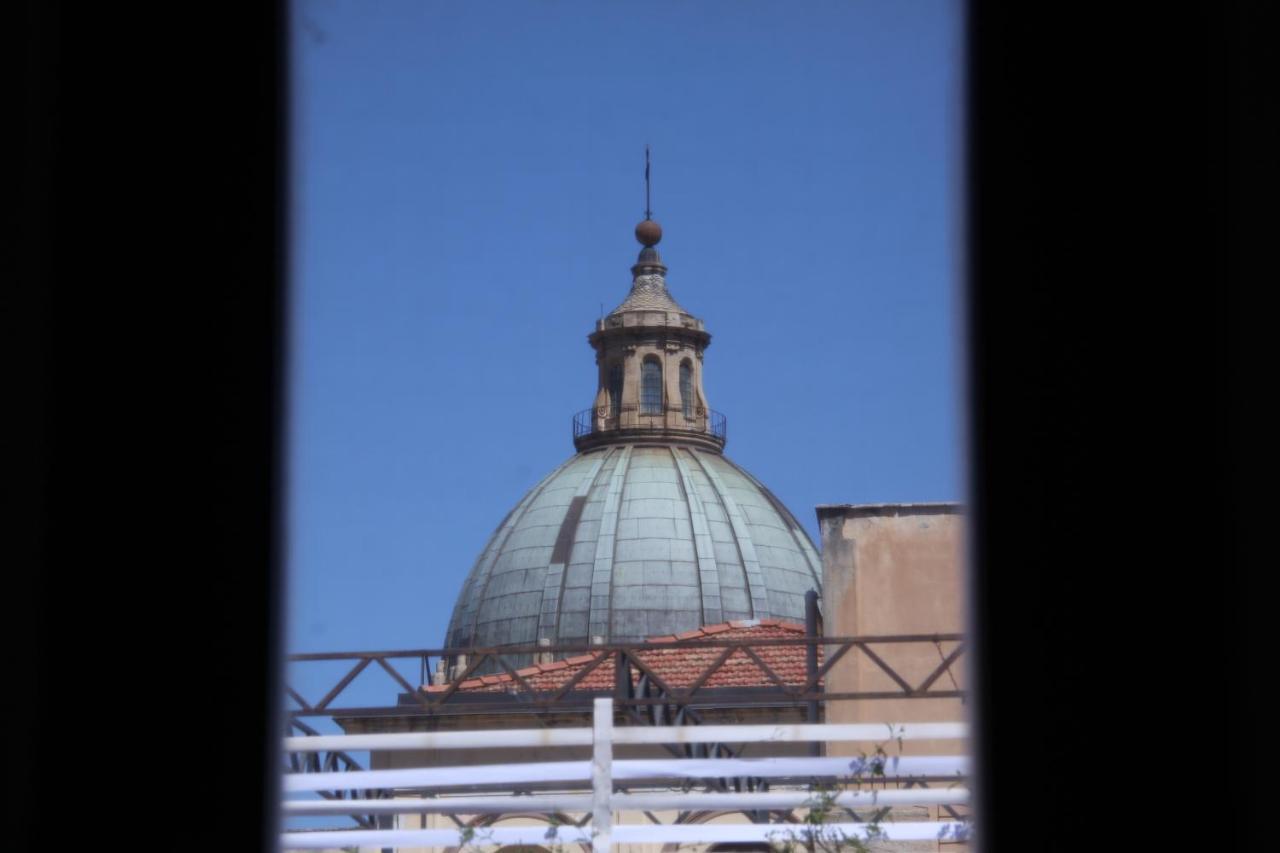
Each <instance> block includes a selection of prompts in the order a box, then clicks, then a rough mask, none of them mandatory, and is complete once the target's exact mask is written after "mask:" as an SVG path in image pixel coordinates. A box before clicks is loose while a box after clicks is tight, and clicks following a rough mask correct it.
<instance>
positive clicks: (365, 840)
mask: <svg viewBox="0 0 1280 853" xmlns="http://www.w3.org/2000/svg"><path fill="white" fill-rule="evenodd" d="M549 829H551V827H549V826H499V827H494V828H492V829H481V830H477V831H476V834H475V836H474V837H472V838H471V840H470V841H468V842H465V843H466V844H467V846H468V847H501V846H503V845H506V844H547V843H549V842H551V843H554V842H556V841H558V842H560V843H569V844H572V843H578V842H584V841H585V842H588V843H590V841H591V830H590V829H589V828H586V827H576V826H561V827H557V829H558V830H559V832H558V834H557V835H556V836H555V838H554V839H551V838H548V837H547V831H548V830H549ZM463 843H464V842H463V841H462V837H461V834H460V833H459V832H458V830H456V829H340V830H334V831H332V832H286V833H284V835H283V836H282V837H281V839H280V846H281V847H282V848H283V849H285V850H322V849H327V848H333V847H379V848H381V847H457V846H459V845H461V844H463Z"/></svg>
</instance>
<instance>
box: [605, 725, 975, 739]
mask: <svg viewBox="0 0 1280 853" xmlns="http://www.w3.org/2000/svg"><path fill="white" fill-rule="evenodd" d="M968 736H969V726H968V724H966V723H794V724H789V725H761V726H755V725H753V726H721V725H699V726H628V727H627V728H621V729H614V731H613V742H614V743H617V744H623V743H625V744H645V743H659V744H660V743H797V742H805V741H869V742H872V743H887V742H889V741H894V740H897V739H899V738H901V739H902V740H960V739H962V738H967V737H968Z"/></svg>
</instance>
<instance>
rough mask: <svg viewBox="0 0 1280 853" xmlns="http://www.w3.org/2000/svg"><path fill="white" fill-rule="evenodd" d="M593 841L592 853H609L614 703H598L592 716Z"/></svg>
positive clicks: (611, 820) (611, 813)
mask: <svg viewBox="0 0 1280 853" xmlns="http://www.w3.org/2000/svg"><path fill="white" fill-rule="evenodd" d="M592 739H593V740H594V742H595V743H594V745H593V747H592V752H591V825H592V827H593V828H594V830H595V832H594V835H593V837H592V840H591V851H592V853H609V847H610V844H611V839H612V833H613V809H612V805H611V803H610V800H611V798H612V797H613V700H612V699H608V698H604V699H597V700H596V701H595V708H594V710H593V712H592Z"/></svg>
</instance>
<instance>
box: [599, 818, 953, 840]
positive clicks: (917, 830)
mask: <svg viewBox="0 0 1280 853" xmlns="http://www.w3.org/2000/svg"><path fill="white" fill-rule="evenodd" d="M878 826H879V828H880V831H881V832H883V833H884V836H885V838H886V840H888V841H932V840H934V839H937V840H945V841H959V840H961V839H964V838H968V837H969V835H970V834H971V829H970V827H969V825H968V824H966V823H960V822H958V821H948V822H941V821H940V822H933V821H919V822H903V823H882V824H878ZM822 831H823V833H824V835H827V834H829V835H828V837H835V836H836V835H837V834H838V833H844V834H845V835H846V836H848V837H850V838H864V837H866V832H867V825H866V824H865V823H830V824H825V825H824V826H823V827H822ZM613 837H614V841H616V842H618V843H619V844H622V843H627V842H630V843H632V844H638V843H646V842H657V843H670V842H675V843H678V844H697V843H712V844H714V843H720V842H726V841H786V840H788V839H795V840H797V841H800V840H802V839H803V838H804V830H803V828H802V827H801V826H800V825H798V824H785V823H742V824H736V823H703V824H678V825H675V826H660V825H658V824H649V825H647V826H645V825H634V826H616V827H614V829H613Z"/></svg>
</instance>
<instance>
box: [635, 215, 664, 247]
mask: <svg viewBox="0 0 1280 853" xmlns="http://www.w3.org/2000/svg"><path fill="white" fill-rule="evenodd" d="M636 239H637V240H639V241H640V244H641V245H643V246H656V245H658V241H659V240H661V239H662V226H661V225H659V224H658V223H656V222H654V221H653V220H652V219H646V220H645V221H644V222H641V223H640V224H639V225H637V226H636Z"/></svg>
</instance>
